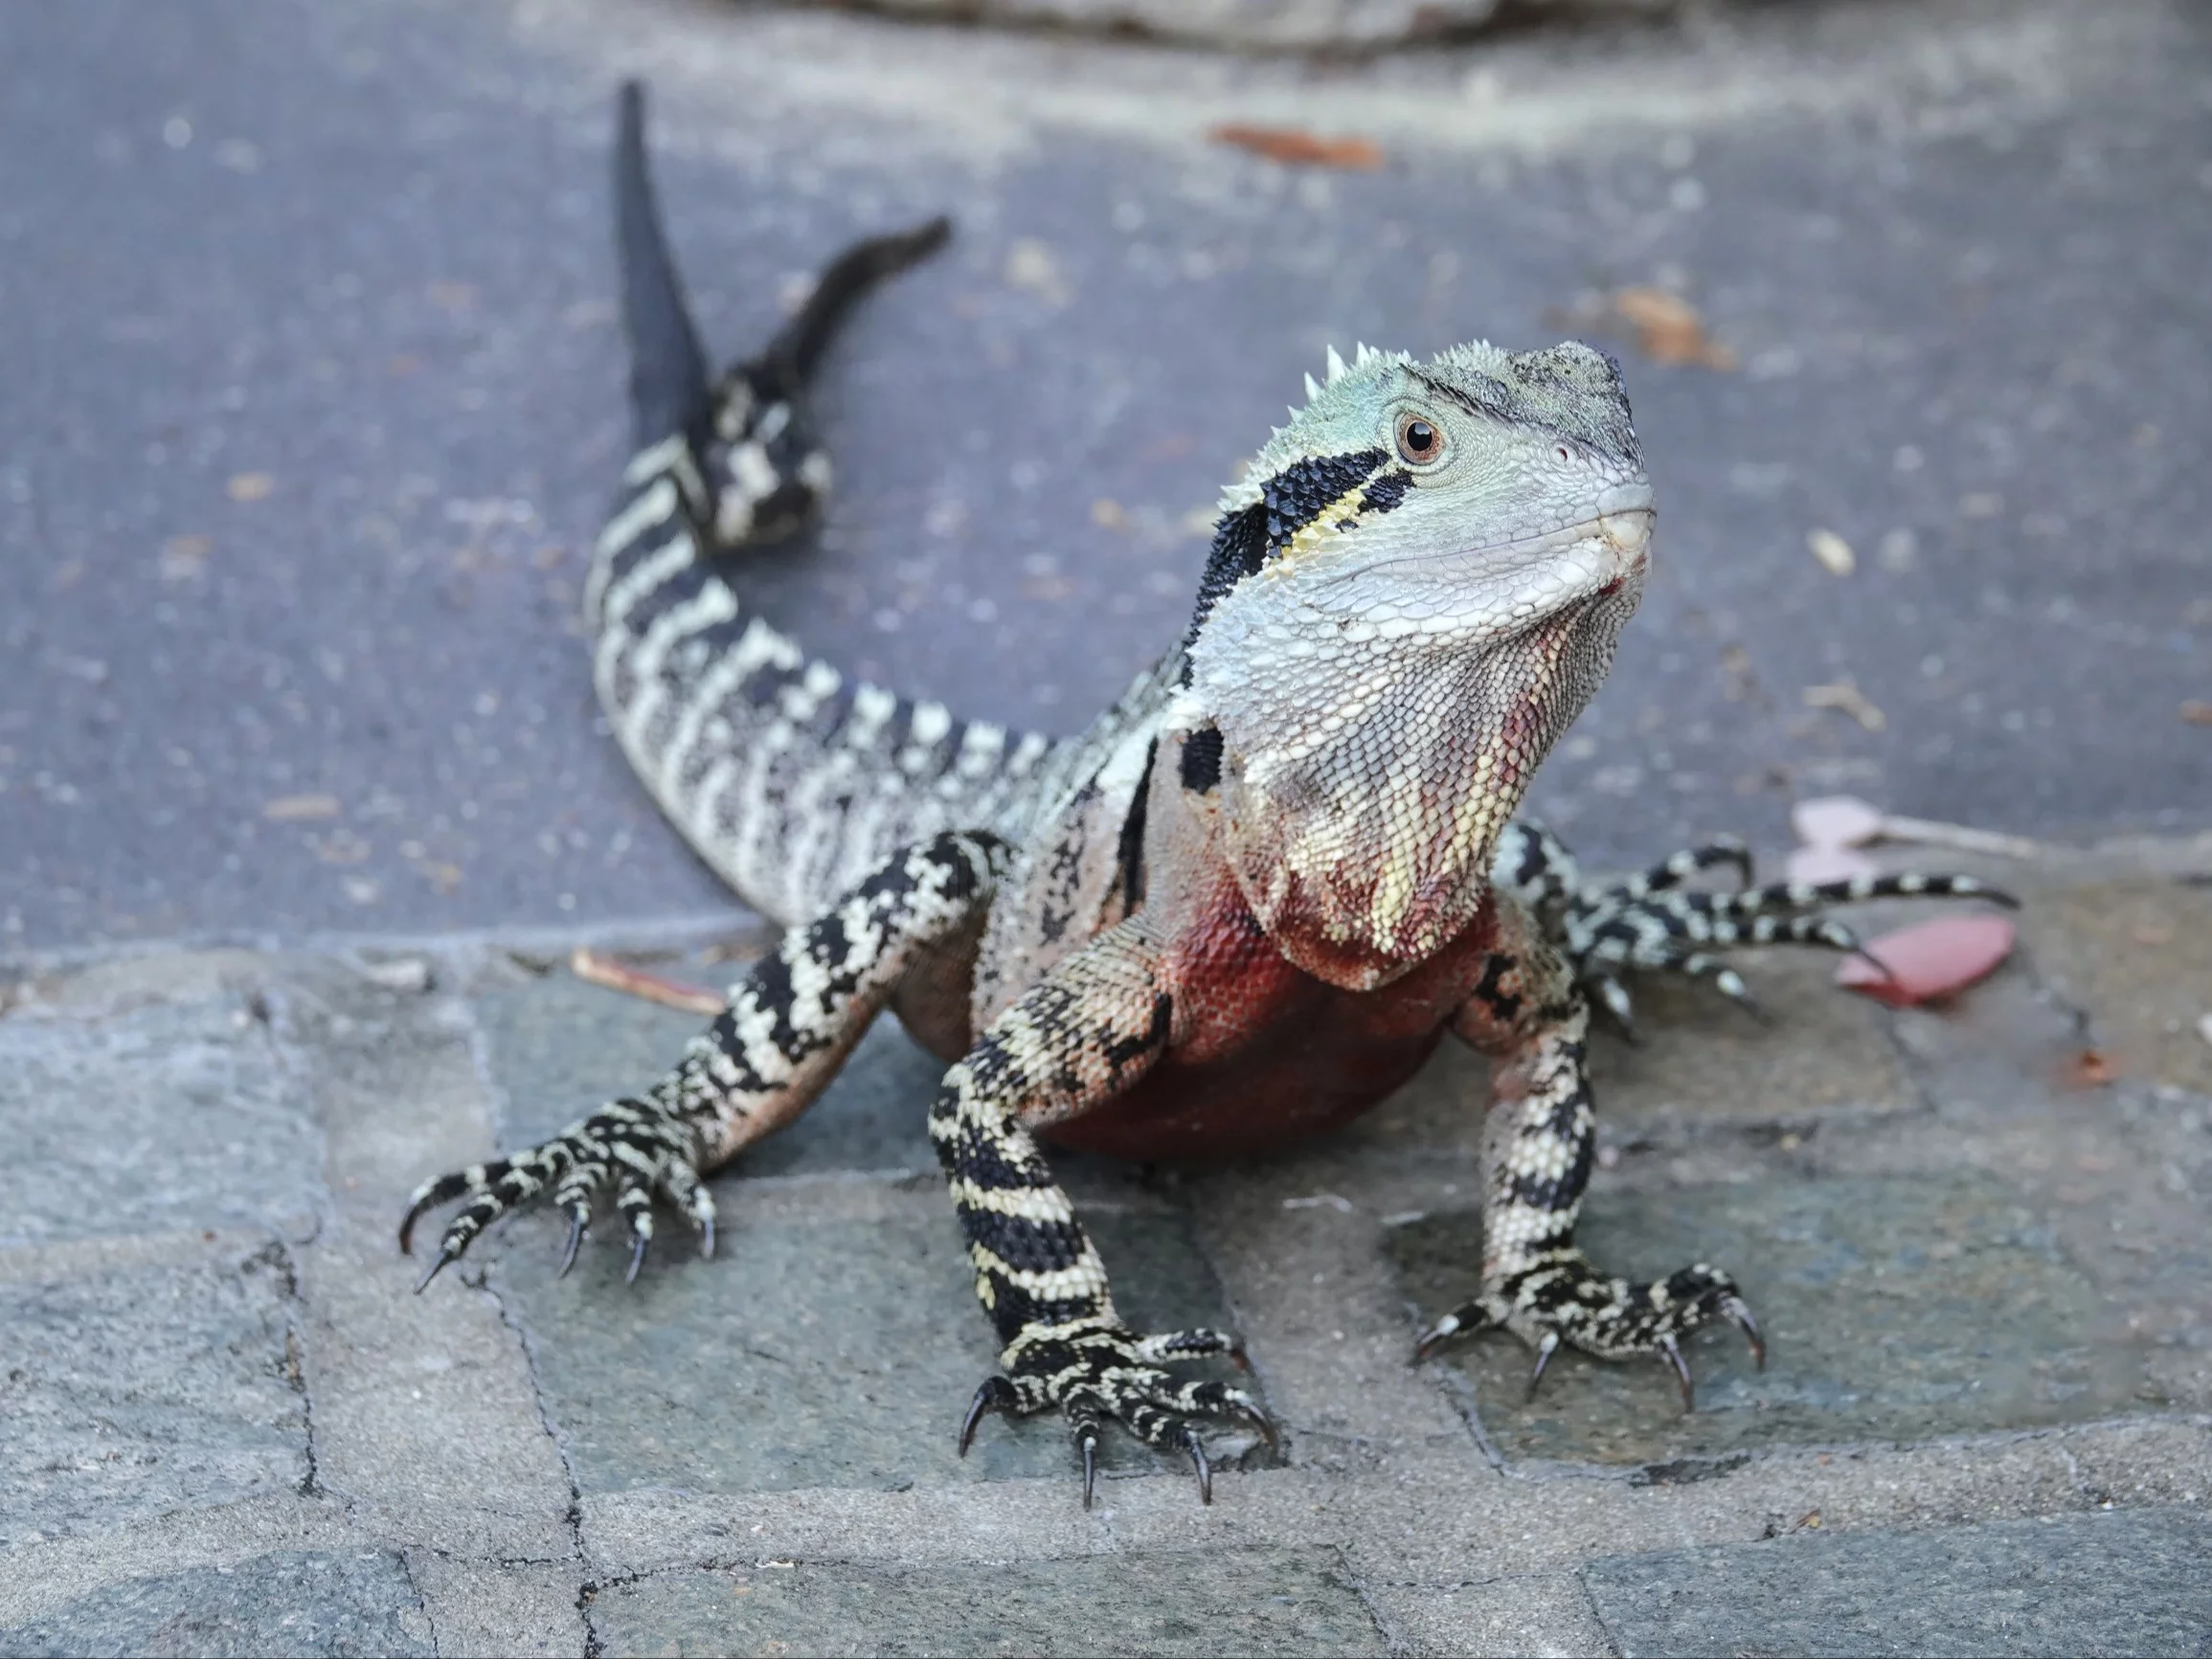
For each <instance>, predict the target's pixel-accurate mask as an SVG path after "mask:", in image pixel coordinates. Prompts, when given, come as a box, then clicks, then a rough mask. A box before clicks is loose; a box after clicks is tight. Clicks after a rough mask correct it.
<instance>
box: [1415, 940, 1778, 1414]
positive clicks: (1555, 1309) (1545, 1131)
mask: <svg viewBox="0 0 2212 1659" xmlns="http://www.w3.org/2000/svg"><path fill="white" fill-rule="evenodd" d="M1499 913H1500V924H1501V928H1500V937H1499V941H1498V950H1497V953H1495V954H1494V955H1493V956H1492V958H1491V959H1490V961H1489V963H1488V964H1487V965H1486V969H1485V972H1484V975H1483V977H1482V979H1481V981H1480V982H1479V984H1478V986H1477V989H1476V992H1475V995H1474V996H1473V997H1472V998H1469V1000H1468V1003H1467V1005H1466V1007H1465V1008H1464V1009H1462V1010H1461V1013H1460V1017H1459V1020H1458V1021H1457V1024H1456V1029H1457V1031H1458V1033H1459V1035H1460V1036H1461V1037H1463V1038H1464V1039H1466V1040H1467V1041H1468V1042H1471V1043H1473V1044H1474V1045H1475V1046H1477V1047H1478V1048H1480V1049H1482V1050H1484V1051H1485V1052H1487V1053H1489V1054H1491V1055H1493V1056H1495V1057H1496V1058H1497V1059H1498V1060H1499V1062H1500V1064H1501V1075H1500V1076H1499V1077H1497V1078H1494V1079H1493V1084H1492V1098H1493V1101H1494V1104H1493V1106H1492V1108H1491V1113H1490V1117H1489V1119H1488V1120H1487V1121H1486V1123H1485V1124H1484V1127H1483V1136H1482V1185H1483V1192H1482V1199H1483V1201H1482V1267H1481V1288H1480V1289H1479V1290H1478V1292H1477V1293H1476V1295H1475V1296H1473V1297H1472V1298H1471V1299H1469V1300H1468V1301H1467V1302H1465V1303H1463V1304H1461V1305H1460V1306H1459V1307H1457V1308H1456V1309H1454V1310H1453V1311H1452V1312H1449V1313H1447V1314H1445V1315H1444V1316H1443V1317H1442V1318H1441V1319H1439V1320H1437V1321H1436V1322H1435V1324H1433V1326H1431V1327H1430V1328H1429V1330H1428V1332H1427V1333H1426V1334H1424V1335H1423V1336H1422V1338H1421V1341H1420V1345H1419V1347H1418V1348H1417V1349H1416V1350H1415V1356H1416V1357H1419V1356H1426V1355H1428V1354H1429V1353H1431V1352H1433V1350H1434V1349H1435V1348H1436V1347H1437V1346H1438V1345H1440V1344H1441V1343H1443V1342H1445V1341H1446V1340H1448V1339H1449V1338H1451V1337H1453V1336H1456V1335H1459V1334H1466V1333H1471V1332H1476V1331H1481V1330H1486V1329H1491V1328H1503V1329H1505V1330H1509V1331H1511V1332H1513V1333H1514V1334H1516V1335H1518V1336H1520V1337H1521V1338H1522V1339H1523V1340H1524V1341H1525V1342H1526V1343H1528V1344H1529V1346H1530V1347H1532V1348H1534V1349H1535V1351H1536V1364H1535V1369H1534V1373H1533V1375H1532V1376H1531V1377H1530V1378H1529V1387H1530V1389H1531V1390H1532V1391H1533V1389H1534V1388H1535V1386H1536V1383H1537V1380H1538V1379H1540V1378H1542V1377H1543V1375H1544V1370H1545V1367H1546V1365H1547V1364H1549V1363H1550V1360H1551V1356H1552V1355H1553V1354H1554V1353H1556V1352H1557V1351H1558V1349H1559V1348H1560V1346H1561V1345H1562V1344H1563V1343H1564V1344H1568V1345H1570V1346H1572V1347H1575V1348H1579V1349H1581V1350H1583V1351H1584V1352H1585V1353H1589V1354H1594V1355H1597V1356H1601V1357H1604V1358H1609V1359H1620V1358H1627V1357H1629V1356H1634V1355H1639V1354H1659V1355H1661V1356H1664V1357H1665V1358H1666V1359H1667V1360H1668V1362H1669V1363H1670V1364H1671V1365H1672V1367H1673V1369H1674V1373H1675V1377H1676V1379H1677V1381H1678V1382H1679V1384H1680V1386H1681V1389H1682V1406H1683V1409H1685V1410H1687V1409H1689V1408H1690V1406H1691V1404H1692V1403H1693V1394H1692V1386H1691V1381H1690V1374H1689V1367H1688V1364H1687V1362H1686V1361H1684V1359H1683V1358H1682V1348H1681V1338H1682V1337H1683V1336H1685V1335H1687V1334H1689V1333H1690V1332H1692V1331H1694V1330H1696V1329H1697V1328H1698V1327H1699V1326H1701V1325H1703V1324H1704V1323H1706V1322H1707V1321H1708V1320H1711V1319H1714V1318H1726V1319H1729V1320H1732V1321H1733V1322H1734V1323H1735V1324H1736V1325H1737V1326H1738V1327H1740V1328H1741V1329H1742V1330H1743V1332H1744V1334H1745V1335H1746V1336H1747V1337H1748V1338H1749V1340H1750V1343H1751V1348H1752V1352H1753V1354H1754V1355H1756V1356H1757V1357H1758V1359H1759V1361H1760V1363H1761V1364H1764V1363H1765V1360H1766V1349H1765V1345H1764V1343H1763V1342H1762V1340H1761V1338H1760V1336H1759V1332H1758V1327H1757V1325H1756V1324H1755V1323H1754V1322H1753V1321H1752V1318H1751V1313H1750V1310H1749V1308H1748V1307H1747V1306H1746V1305H1745V1303H1744V1300H1743V1297H1742V1296H1741V1295H1740V1294H1739V1293H1738V1291H1737V1289H1736V1284H1735V1281H1734V1280H1733V1279H1731V1278H1730V1277H1729V1276H1728V1275H1727V1273H1724V1272H1722V1271H1721V1270H1719V1269H1718V1268H1715V1267H1708V1266H1706V1265H1705V1264H1704V1263H1702V1262H1701V1263H1698V1264H1695V1265H1694V1266H1691V1267H1684V1268H1682V1269H1681V1270H1680V1271H1678V1272H1675V1273H1672V1274H1670V1275H1669V1276H1668V1277H1666V1278H1664V1279H1660V1280H1655V1281H1653V1282H1651V1283H1648V1284H1635V1283H1632V1282H1631V1281H1629V1280H1626V1279H1620V1278H1614V1277H1613V1276H1611V1275H1608V1274H1605V1273H1602V1272H1600V1271H1599V1270H1598V1269H1597V1268H1596V1267H1593V1266H1592V1265H1591V1262H1590V1259H1589V1258H1588V1257H1587V1256H1585V1255H1584V1254H1583V1253H1582V1251H1581V1249H1580V1248H1579V1247H1577V1246H1576V1244H1575V1243H1574V1225H1575V1222H1576V1220H1577V1219H1578V1217H1579V1216H1580V1214H1581V1211H1582V1199H1583V1194H1584V1192H1585V1190H1586V1189H1587V1188H1588V1186H1589V1184H1590V1172H1591V1165H1592V1163H1593V1162H1594V1161H1595V1155H1596V1146H1597V1122H1596V1116H1595V1112H1594V1110H1593V1108H1592V1105H1591V1093H1590V1084H1589V1080H1588V1078H1587V1076H1586V1075H1585V1062H1586V1060H1587V1057H1588V1053H1589V1046H1588V1045H1589V1035H1590V1008H1589V1004H1588V1002H1587V1001H1586V1000H1585V998H1584V996H1583V992H1582V988H1581V986H1580V985H1579V984H1578V983H1577V982H1576V979H1575V975H1574V972H1573V969H1572V967H1571V966H1570V964H1569V962H1568V961H1567V959H1566V958H1565V957H1564V956H1562V955H1561V954H1560V953H1559V952H1558V951H1556V950H1555V949H1554V948H1553V947H1552V945H1551V944H1550V942H1549V941H1548V940H1547V939H1546V937H1545V936H1544V933H1543V931H1542V929H1541V925H1540V924H1539V923H1538V921H1537V919H1536V918H1535V917H1534V916H1533V915H1532V914H1531V913H1529V912H1528V911H1527V910H1525V909H1524V908H1523V906H1522V905H1521V904H1520V903H1519V901H1517V900H1515V899H1512V898H1510V897H1503V896H1501V904H1500V911H1499Z"/></svg>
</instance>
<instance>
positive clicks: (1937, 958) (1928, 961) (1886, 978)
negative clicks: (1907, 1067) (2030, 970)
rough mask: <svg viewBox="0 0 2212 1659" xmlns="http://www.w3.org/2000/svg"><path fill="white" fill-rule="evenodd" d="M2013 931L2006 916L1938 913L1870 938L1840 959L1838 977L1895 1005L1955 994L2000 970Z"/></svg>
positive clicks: (1852, 987) (1848, 986)
mask: <svg viewBox="0 0 2212 1659" xmlns="http://www.w3.org/2000/svg"><path fill="white" fill-rule="evenodd" d="M2015 936H2016V935H2015V931H2014V929H2013V925H2012V923H2010V922H2009V921H2007V920H2005V918H2004V917H2002V916H1938V917H1937V918H1936V919H1935V920H1934V921H1932V922H1922V923H1920V924H1919V925H1918V926H1917V927H1911V928H1900V929H1898V930H1896V931H1895V932H1893V933H1885V934H1883V935H1882V936H1881V937H1880V938H1878V939H1869V940H1867V941H1866V944H1865V947H1864V948H1863V950H1862V951H1861V953H1859V954H1857V955H1854V956H1846V957H1844V958H1843V960H1842V961H1840V962H1839V963H1837V964H1836V983H1837V984H1839V985H1841V986H1843V987H1845V988H1846V989H1848V990H1852V991H1859V992H1863V993H1864V994H1865V995H1866V996H1869V997H1871V998H1874V999H1875V1000H1877V1001H1879V1002H1886V1003H1888V1004H1889V1005H1890V1006H1891V1007H1892V1008H1908V1007H1911V1006H1912V1005H1913V1004H1915V1003H1919V1002H1930V1001H1933V1000H1935V999H1937V998H1943V997H1952V996H1955V995H1957V994H1958V993H1959V992H1961V991H1963V990H1965V989H1966V988H1967V987H1968V986H1969V985H1972V984H1974V983H1975V981H1976V980H1978V979H1983V978H1986V977H1988V976H1989V975H1991V974H1993V973H1995V972H1996V971H1997V967H1998V963H2000V962H2002V961H2003V960H2004V959H2005V958H2006V957H2007V956H2009V955H2011V954H2012V947H2013V940H2014V938H2015Z"/></svg>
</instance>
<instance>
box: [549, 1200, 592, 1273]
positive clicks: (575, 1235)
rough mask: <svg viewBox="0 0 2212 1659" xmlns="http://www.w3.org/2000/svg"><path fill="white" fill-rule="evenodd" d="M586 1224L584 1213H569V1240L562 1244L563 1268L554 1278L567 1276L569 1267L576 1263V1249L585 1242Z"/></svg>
mask: <svg viewBox="0 0 2212 1659" xmlns="http://www.w3.org/2000/svg"><path fill="white" fill-rule="evenodd" d="M584 1225H585V1222H584V1217H583V1215H582V1214H581V1213H580V1212H577V1211H571V1212H570V1215H569V1242H568V1243H567V1244H564V1245H562V1246H561V1270H560V1271H559V1272H558V1273H556V1274H554V1275H553V1277H554V1278H556V1279H565V1278H567V1277H568V1276H569V1269H570V1268H571V1267H575V1266H576V1251H577V1250H578V1249H580V1248H581V1247H582V1245H583V1242H584Z"/></svg>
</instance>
